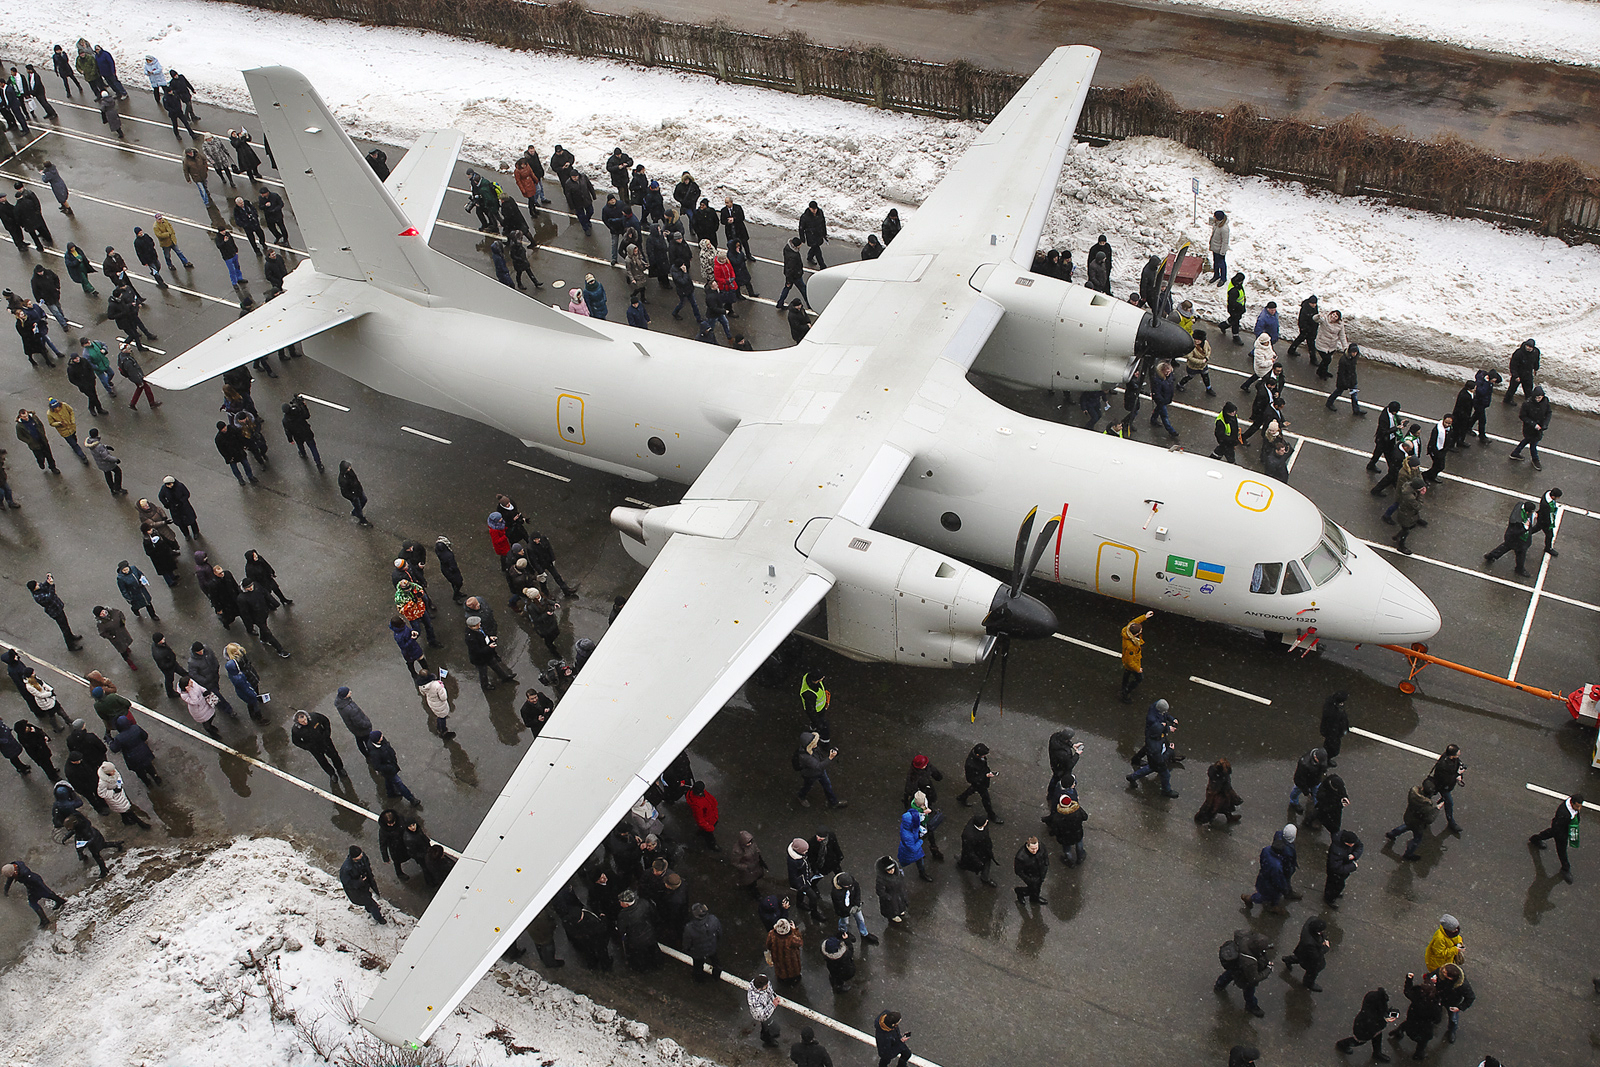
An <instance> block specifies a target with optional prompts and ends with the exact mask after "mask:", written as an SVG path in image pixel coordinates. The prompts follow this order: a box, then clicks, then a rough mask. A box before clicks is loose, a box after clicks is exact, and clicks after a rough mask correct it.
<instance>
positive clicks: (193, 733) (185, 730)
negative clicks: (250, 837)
mask: <svg viewBox="0 0 1600 1067" xmlns="http://www.w3.org/2000/svg"><path fill="white" fill-rule="evenodd" d="M0 647H4V648H10V649H13V650H14V651H16V652H17V653H18V654H19V655H23V656H26V657H27V658H28V659H29V660H31V661H33V662H34V663H37V664H39V666H41V667H45V668H47V669H49V670H52V671H54V672H56V673H57V674H59V675H60V676H61V677H63V678H65V679H67V680H68V681H72V682H76V683H77V684H78V685H81V686H83V687H84V688H85V689H87V688H89V680H88V679H87V678H83V677H80V676H78V675H76V674H74V673H72V672H71V671H69V670H67V669H66V668H65V667H58V666H57V665H56V664H54V663H51V662H50V661H49V660H47V659H41V658H40V657H38V656H36V655H34V654H33V653H32V652H29V651H28V650H26V649H23V648H16V646H14V645H0ZM128 703H129V704H131V705H133V708H134V710H135V711H137V712H138V713H139V714H138V718H139V720H140V721H141V722H143V721H144V720H145V719H146V718H150V719H154V720H155V721H156V722H159V723H161V724H162V725H163V726H167V727H170V728H171V729H173V730H175V731H177V732H178V733H179V734H181V735H183V736H184V737H187V738H189V739H190V740H192V741H198V742H199V743H200V744H202V745H209V746H210V747H211V748H214V749H216V750H217V751H218V752H226V753H227V754H228V755H230V756H232V757H234V758H235V759H238V760H242V761H243V762H245V763H247V764H249V765H250V766H252V767H256V768H259V769H260V770H263V771H266V772H267V773H268V774H271V775H273V776H275V777H277V778H281V779H282V780H284V781H285V782H288V783H289V784H291V785H296V786H299V787H300V788H301V789H304V790H305V791H306V792H308V793H314V794H316V795H317V796H319V797H321V798H322V799H323V800H327V801H331V802H332V803H334V804H337V805H339V806H340V807H341V808H344V809H346V810H347V811H353V812H355V813H356V814H357V815H361V816H363V817H365V818H367V819H371V820H372V821H373V822H377V821H378V813H377V812H375V811H372V810H371V809H369V808H364V807H362V806H361V805H360V804H356V803H353V802H351V801H348V800H346V799H345V798H344V797H341V796H339V795H338V794H337V793H330V792H328V791H327V790H326V789H323V788H322V787H320V786H315V785H312V784H311V783H310V782H308V781H305V780H304V779H303V778H297V777H295V776H294V775H292V774H290V773H289V772H288V771H285V770H281V769H279V768H277V767H274V766H273V765H272V764H270V763H264V762H262V761H261V760H258V759H256V758H255V757H254V756H248V755H246V754H245V753H243V752H240V751H239V750H238V749H236V748H233V747H232V746H230V745H226V744H224V743H223V742H221V741H218V740H216V739H215V738H213V737H210V736H208V735H206V734H203V733H201V732H200V731H198V730H195V729H193V728H192V727H190V726H189V725H187V724H186V723H182V722H179V721H178V720H176V719H172V718H169V717H167V716H166V715H163V714H162V713H161V712H159V711H157V710H156V709H154V708H152V707H149V706H148V705H145V704H141V703H139V702H138V701H137V700H134V699H133V698H131V697H130V698H128ZM444 850H445V851H446V852H448V853H450V855H452V856H454V857H455V858H456V859H460V858H461V853H459V852H457V851H456V850H455V849H453V848H451V847H449V846H448V845H445V846H444Z"/></svg>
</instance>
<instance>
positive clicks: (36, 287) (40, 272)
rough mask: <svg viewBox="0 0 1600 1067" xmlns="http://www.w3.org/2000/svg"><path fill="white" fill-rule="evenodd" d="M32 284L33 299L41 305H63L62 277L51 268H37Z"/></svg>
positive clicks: (34, 271)
mask: <svg viewBox="0 0 1600 1067" xmlns="http://www.w3.org/2000/svg"><path fill="white" fill-rule="evenodd" d="M30 284H31V285H32V287H33V298H34V299H35V300H37V301H39V303H41V304H59V303H61V276H60V275H58V274H57V273H56V272H55V271H53V270H51V269H50V268H49V267H43V266H40V267H35V268H34V269H33V278H32V279H31V282H30Z"/></svg>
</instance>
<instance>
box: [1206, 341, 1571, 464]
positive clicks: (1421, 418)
mask: <svg viewBox="0 0 1600 1067" xmlns="http://www.w3.org/2000/svg"><path fill="white" fill-rule="evenodd" d="M1211 369H1212V370H1216V371H1221V372H1222V373H1224V374H1237V375H1238V376H1239V377H1241V378H1246V377H1249V372H1247V371H1242V370H1237V369H1235V368H1233V367H1219V366H1218V365H1217V364H1215V363H1213V364H1211ZM1400 369H1404V368H1400ZM1423 373H1427V372H1423ZM1283 384H1284V386H1285V388H1288V389H1292V390H1294V391H1295V392H1297V393H1309V394H1310V395H1312V396H1319V397H1323V398H1326V397H1327V395H1328V394H1326V393H1324V392H1322V391H1321V390H1320V389H1314V388H1312V387H1310V386H1306V385H1296V384H1295V383H1294V382H1290V381H1285V382H1284V383H1283ZM1378 410H1379V411H1382V410H1383V408H1382V406H1381V405H1380V406H1379V407H1378ZM1400 415H1401V417H1402V418H1406V419H1411V420H1413V421H1416V422H1420V423H1422V424H1423V425H1425V426H1431V425H1433V424H1434V423H1437V422H1438V421H1439V419H1438V417H1437V416H1428V415H1418V414H1415V413H1414V412H1410V411H1405V410H1402V411H1401V412H1400ZM1489 439H1490V440H1491V441H1499V442H1501V443H1503V444H1508V445H1514V444H1516V443H1517V442H1518V441H1519V440H1520V438H1516V437H1501V436H1500V435H1499V434H1493V433H1492V434H1490V435H1489ZM1539 451H1541V452H1543V453H1544V454H1545V455H1547V456H1560V457H1561V458H1562V459H1570V460H1576V461H1577V462H1579V463H1587V464H1589V465H1590V466H1595V467H1600V460H1595V459H1590V458H1589V457H1588V456H1577V455H1573V454H1572V453H1571V452H1558V451H1556V450H1555V449H1553V448H1543V447H1541V448H1540V449H1539Z"/></svg>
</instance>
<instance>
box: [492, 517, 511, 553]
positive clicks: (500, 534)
mask: <svg viewBox="0 0 1600 1067" xmlns="http://www.w3.org/2000/svg"><path fill="white" fill-rule="evenodd" d="M489 543H490V544H491V545H493V546H494V554H495V555H497V556H499V557H500V563H501V566H504V565H505V559H506V556H507V555H508V554H509V553H510V552H511V538H509V537H507V536H506V520H505V517H504V516H503V515H501V514H500V513H499V512H498V511H491V512H490V513H489Z"/></svg>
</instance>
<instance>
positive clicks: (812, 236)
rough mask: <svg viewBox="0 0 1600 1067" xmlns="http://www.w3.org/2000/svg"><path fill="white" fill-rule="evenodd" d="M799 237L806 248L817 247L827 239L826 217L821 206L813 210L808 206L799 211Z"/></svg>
mask: <svg viewBox="0 0 1600 1067" xmlns="http://www.w3.org/2000/svg"><path fill="white" fill-rule="evenodd" d="M797 228H798V229H799V231H800V239H801V240H802V241H804V242H805V243H806V246H807V247H808V248H817V247H819V246H821V245H822V243H823V242H824V241H826V240H827V239H828V217H827V215H825V214H823V211H822V209H821V208H817V209H816V210H815V211H813V210H811V209H810V208H809V207H808V208H806V209H805V210H804V211H802V212H800V224H799V226H798V227H797Z"/></svg>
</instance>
